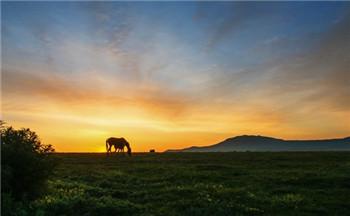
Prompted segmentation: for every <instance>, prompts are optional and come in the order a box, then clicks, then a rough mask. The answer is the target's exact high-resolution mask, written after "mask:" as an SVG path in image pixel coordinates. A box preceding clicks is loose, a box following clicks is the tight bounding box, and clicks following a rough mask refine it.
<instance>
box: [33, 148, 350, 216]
mask: <svg viewBox="0 0 350 216" xmlns="http://www.w3.org/2000/svg"><path fill="white" fill-rule="evenodd" d="M55 157H57V158H59V160H60V165H59V166H58V167H57V169H56V171H55V174H54V176H53V177H52V178H51V180H50V181H49V194H47V195H46V196H45V197H43V198H41V199H40V200H36V201H35V202H34V203H33V204H32V209H33V210H35V214H36V215H40V214H42V215H192V216H194V215H202V216H203V215H350V152H298V153H290V152H281V153H254V152H241V153H239V152H232V153H155V154H151V153H144V154H141V153H140V154H134V155H133V156H132V157H127V156H123V155H113V156H110V157H106V155H105V154H63V153H62V154H57V155H55Z"/></svg>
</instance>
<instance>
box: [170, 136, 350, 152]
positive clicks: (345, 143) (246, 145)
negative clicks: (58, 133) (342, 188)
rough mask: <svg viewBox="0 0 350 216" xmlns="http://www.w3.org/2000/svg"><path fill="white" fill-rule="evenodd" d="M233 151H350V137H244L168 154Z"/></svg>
mask: <svg viewBox="0 0 350 216" xmlns="http://www.w3.org/2000/svg"><path fill="white" fill-rule="evenodd" d="M231 151H350V137H346V138H341V139H324V140H283V139H277V138H273V137H266V136H255V135H243V136H236V137H232V138H228V139H226V140H224V141H222V142H220V143H217V144H214V145H209V146H204V147H198V146H192V147H189V148H185V149H179V150H168V151H167V152H231Z"/></svg>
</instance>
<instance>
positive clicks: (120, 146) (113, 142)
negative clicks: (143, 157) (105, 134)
mask: <svg viewBox="0 0 350 216" xmlns="http://www.w3.org/2000/svg"><path fill="white" fill-rule="evenodd" d="M112 146H114V152H117V151H118V152H124V147H126V148H127V149H128V151H127V153H128V155H129V156H131V148H130V144H129V143H128V141H126V139H124V137H121V138H115V137H110V138H108V139H107V140H106V151H107V155H109V153H112Z"/></svg>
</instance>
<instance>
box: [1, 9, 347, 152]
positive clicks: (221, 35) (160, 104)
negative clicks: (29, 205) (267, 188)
mask: <svg viewBox="0 0 350 216" xmlns="http://www.w3.org/2000/svg"><path fill="white" fill-rule="evenodd" d="M1 5H2V21H1V24H2V34H1V36H2V48H1V50H2V119H4V120H5V121H6V122H7V124H9V125H12V126H14V127H16V128H20V127H26V128H31V129H32V130H34V131H36V132H37V133H38V134H39V136H40V137H41V139H42V141H43V142H44V143H50V144H52V145H54V147H55V149H56V151H59V152H96V151H98V152H101V151H105V146H104V142H105V140H106V138H108V137H111V136H115V137H125V138H126V139H127V140H128V141H129V142H130V144H131V146H132V149H133V151H148V150H149V149H156V151H164V150H167V149H177V148H184V147H188V146H193V145H198V146H204V145H209V144H215V143H217V142H219V141H222V140H224V139H226V138H229V137H232V136H236V135H242V134H261V135H266V136H273V137H278V138H285V139H321V138H334V137H345V136H349V135H350V124H349V122H350V52H349V51H350V28H349V26H350V3H349V2H294V3H291V2H285V3H284V2H282V3H278V2H273V3H272V2H270V3H263V2H261V3H253V2H248V3H238V2H221V3H214V2H203V3H193V2H178V3H174V2H158V3H154V2H138V3H136V2H101V3H92V2H76V3H73V2H71V3H69V2H52V3H51V2H49V3H45V2H35V3H33V2H2V3H1Z"/></svg>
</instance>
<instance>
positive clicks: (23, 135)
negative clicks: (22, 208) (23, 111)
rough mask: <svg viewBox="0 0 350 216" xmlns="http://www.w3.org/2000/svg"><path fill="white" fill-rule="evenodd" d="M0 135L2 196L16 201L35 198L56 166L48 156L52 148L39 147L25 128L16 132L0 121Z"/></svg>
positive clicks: (48, 146) (35, 139) (43, 145)
mask: <svg viewBox="0 0 350 216" xmlns="http://www.w3.org/2000/svg"><path fill="white" fill-rule="evenodd" d="M0 132H1V156H2V157H1V173H2V179H1V180H2V181H1V186H2V191H1V195H2V197H3V195H6V196H11V197H13V198H14V199H15V200H17V201H19V200H23V199H28V200H31V199H35V198H36V197H38V196H39V195H40V194H41V193H42V192H43V191H44V190H45V188H46V187H45V185H46V181H47V179H48V177H49V176H50V174H51V173H52V171H53V168H54V166H55V165H56V161H55V160H54V158H53V157H51V156H50V153H52V152H54V149H53V147H52V146H51V145H45V144H42V143H41V142H40V139H39V137H38V135H37V134H36V133H35V132H33V131H31V130H30V129H28V128H22V129H19V130H16V129H14V128H13V127H11V126H10V127H6V126H5V125H4V122H3V121H0ZM2 204H3V203H2Z"/></svg>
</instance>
